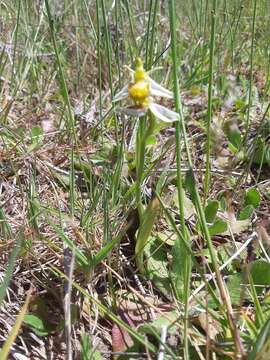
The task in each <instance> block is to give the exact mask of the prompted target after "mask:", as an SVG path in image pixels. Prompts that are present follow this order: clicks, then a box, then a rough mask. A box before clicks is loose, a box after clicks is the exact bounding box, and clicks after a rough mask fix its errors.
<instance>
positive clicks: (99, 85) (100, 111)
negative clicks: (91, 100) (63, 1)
mask: <svg viewBox="0 0 270 360" xmlns="http://www.w3.org/2000/svg"><path fill="white" fill-rule="evenodd" d="M98 3H99V0H96V20H97V67H98V80H97V81H98V93H99V102H98V104H99V122H100V121H101V119H102V72H101V51H100V16H99V6H98ZM102 133H103V132H102Z"/></svg>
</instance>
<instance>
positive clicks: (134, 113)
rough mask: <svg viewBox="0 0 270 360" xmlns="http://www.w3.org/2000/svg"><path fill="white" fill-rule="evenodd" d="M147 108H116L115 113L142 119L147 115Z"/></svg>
mask: <svg viewBox="0 0 270 360" xmlns="http://www.w3.org/2000/svg"><path fill="white" fill-rule="evenodd" d="M147 110H148V108H144V109H135V108H129V107H125V108H118V109H117V111H119V112H121V113H123V114H126V115H130V116H136V117H142V116H144V115H145V114H146V113H147Z"/></svg>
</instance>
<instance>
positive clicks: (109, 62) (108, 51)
mask: <svg viewBox="0 0 270 360" xmlns="http://www.w3.org/2000/svg"><path fill="white" fill-rule="evenodd" d="M97 6H98V1H97ZM101 10H102V18H103V26H104V32H105V44H106V55H107V65H108V74H109V87H110V91H111V99H113V83H112V54H111V41H110V37H109V29H108V22H107V17H106V9H105V2H104V0H101ZM97 11H98V10H97Z"/></svg>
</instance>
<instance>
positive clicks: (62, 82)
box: [45, 0, 77, 216]
mask: <svg viewBox="0 0 270 360" xmlns="http://www.w3.org/2000/svg"><path fill="white" fill-rule="evenodd" d="M45 6H46V11H47V15H48V21H49V27H50V32H51V38H52V42H53V48H54V53H55V57H56V63H57V66H58V74H59V80H60V86H61V93H62V96H63V100H64V104H65V106H66V109H67V119H68V122H67V128H68V130H69V131H70V133H71V142H72V150H71V164H70V193H69V197H70V201H69V202H70V212H71V216H73V215H74V208H75V194H74V191H75V189H74V184H75V177H74V146H76V147H77V135H76V131H75V121H74V116H73V113H72V110H71V104H70V99H69V94H68V89H67V83H66V79H65V75H64V70H63V67H62V62H61V60H60V55H59V50H58V46H57V42H56V36H55V29H54V22H53V18H52V16H51V12H50V7H49V3H48V0H45Z"/></svg>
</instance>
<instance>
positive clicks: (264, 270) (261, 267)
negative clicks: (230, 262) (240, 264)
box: [250, 260, 270, 286]
mask: <svg viewBox="0 0 270 360" xmlns="http://www.w3.org/2000/svg"><path fill="white" fill-rule="evenodd" d="M250 273H251V276H252V279H253V282H254V285H257V286H258V285H261V286H269V284H270V264H269V263H268V262H267V261H265V260H255V261H253V262H252V263H251V265H250Z"/></svg>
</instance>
